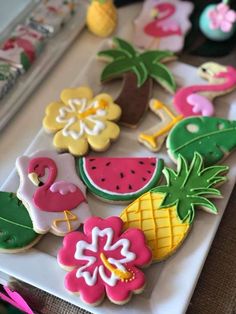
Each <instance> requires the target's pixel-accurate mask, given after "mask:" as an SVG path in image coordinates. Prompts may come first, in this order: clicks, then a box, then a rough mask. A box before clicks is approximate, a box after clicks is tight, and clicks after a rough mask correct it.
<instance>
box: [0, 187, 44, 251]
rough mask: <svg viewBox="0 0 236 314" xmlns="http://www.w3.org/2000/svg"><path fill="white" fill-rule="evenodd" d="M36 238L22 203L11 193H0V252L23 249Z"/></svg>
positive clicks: (36, 235)
mask: <svg viewBox="0 0 236 314" xmlns="http://www.w3.org/2000/svg"><path fill="white" fill-rule="evenodd" d="M38 236H39V235H38V234H37V233H36V232H35V231H34V230H33V225H32V221H31V219H30V216H29V214H28V212H27V209H26V208H25V207H24V205H23V204H22V202H21V201H20V200H19V199H18V198H17V197H16V196H15V194H13V193H9V192H0V250H1V249H3V250H17V249H21V248H24V247H26V246H28V245H30V243H32V242H33V241H35V240H36V239H37V237H38Z"/></svg>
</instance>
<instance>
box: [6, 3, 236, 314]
mask: <svg viewBox="0 0 236 314" xmlns="http://www.w3.org/2000/svg"><path fill="white" fill-rule="evenodd" d="M140 7H141V4H135V5H131V6H128V7H124V8H121V9H119V23H120V25H122V22H123V21H125V20H127V19H130V20H133V17H134V16H136V15H137V13H138V12H139V10H140ZM101 41H102V40H101V39H100V38H97V37H95V36H93V35H92V34H90V33H89V32H88V31H87V30H86V29H84V30H83V31H82V33H81V34H80V35H79V36H78V38H77V39H76V40H75V42H74V44H73V45H72V46H71V47H69V48H68V50H67V52H66V53H65V54H64V56H63V57H62V59H61V60H60V61H59V63H58V64H57V65H56V66H55V67H54V69H53V70H52V71H51V72H50V74H49V75H48V76H47V77H46V78H45V80H44V81H43V82H42V83H41V85H40V86H39V87H38V88H37V90H36V91H35V92H34V93H33V94H32V96H31V97H30V98H29V99H28V101H27V102H26V103H25V105H24V107H23V108H22V109H21V110H20V111H19V112H18V113H17V114H16V115H15V117H14V118H13V119H12V120H11V121H10V122H9V124H8V126H7V127H6V128H5V129H4V130H2V131H1V134H0V186H1V185H2V184H3V182H4V181H5V180H6V179H7V177H8V175H9V174H10V172H11V171H12V169H13V168H14V164H15V159H16V157H17V156H20V155H22V154H23V153H24V151H25V150H26V148H27V147H28V146H29V144H30V143H31V142H32V140H33V139H34V137H35V136H36V134H37V133H38V131H39V129H40V128H41V122H42V118H43V116H44V110H45V106H46V105H47V104H48V103H49V102H51V101H52V100H56V99H57V98H58V97H59V94H60V91H61V90H62V89H63V88H65V87H70V86H71V85H72V84H73V81H74V80H75V78H76V77H78V75H80V72H81V71H82V69H83V67H84V65H86V63H87V61H88V59H89V57H92V56H93V55H94V54H95V53H96V52H97V50H98V47H99V45H100V44H101ZM235 59H236V58H235V53H234V54H233V55H232V56H231V60H235ZM182 60H183V61H185V62H188V63H191V64H195V65H198V64H199V62H201V61H202V59H197V58H192V57H189V56H184V57H183V58H182ZM227 61H229V58H224V59H223V62H227ZM235 194H236V193H235ZM235 194H234V195H235ZM234 198H235V197H234ZM231 204H232V206H234V207H235V205H236V204H235V202H234V203H233V200H232V203H231ZM230 209H231V215H234V217H233V218H235V221H236V215H235V214H234V212H235V210H234V212H233V209H232V207H231V208H230ZM232 213H233V214H232ZM227 215H228V216H229V217H228V222H227V219H226V218H225V217H224V218H223V222H222V224H221V225H222V226H223V227H221V226H220V229H219V232H218V233H217V237H216V240H215V241H214V243H213V253H212V252H211V253H210V255H209V258H208V259H207V262H206V265H207V267H205V268H204V270H203V274H204V276H201V277H200V280H199V284H198V286H197V289H196V291H195V293H194V296H193V299H192V302H191V305H190V308H189V310H188V311H189V313H196V314H197V313H198V314H202V313H209V314H211V313H214V314H217V313H219V314H221V313H222V314H224V313H229V314H231V313H232V314H233V313H236V308H235V303H236V302H235V299H236V280H235V279H236V275H235V273H236V267H235V266H236V259H234V258H236V227H234V226H236V224H233V223H232V219H233V218H232V219H231V217H232V216H230V214H228V211H227V213H226V214H225V216H226V217H227ZM219 234H223V237H224V246H221V243H220V242H221V241H220V240H219V239H218V238H219ZM225 241H226V242H227V241H230V243H231V244H232V250H233V255H232V254H231V253H232V252H231V249H226V245H225V243H226V242H225ZM222 250H226V252H225V253H226V257H225V258H224V255H222V252H221V251H222ZM234 252H235V253H234ZM212 254H213V255H212ZM233 257H234V258H233ZM219 261H220V263H219ZM229 263H230V264H229ZM233 265H235V266H234V267H233ZM221 272H222V275H221ZM222 276H223V278H222ZM214 278H215V279H214ZM199 285H200V286H199ZM180 289H181V287H180ZM32 292H33V293H34V294H35V296H37V299H38V301H39V302H40V303H44V304H45V307H44V309H43V310H42V312H41V313H50V314H54V313H58V314H60V313H63V314H66V313H68V314H73V313H79V309H76V308H75V307H74V306H70V305H69V304H67V303H66V302H64V301H62V300H59V299H57V298H54V297H52V296H49V295H48V294H46V293H44V292H41V291H39V290H38V289H35V290H32V289H31V293H32ZM215 295H216V297H215ZM37 303H38V302H36V304H37ZM211 305H212V306H211ZM176 313H178V311H177V312H176ZM167 314H168V313H167Z"/></svg>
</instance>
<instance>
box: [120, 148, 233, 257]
mask: <svg viewBox="0 0 236 314" xmlns="http://www.w3.org/2000/svg"><path fill="white" fill-rule="evenodd" d="M227 171H228V167H227V166H220V165H217V166H211V167H208V168H204V167H203V159H202V157H201V155H199V154H198V153H195V154H194V158H193V160H192V162H191V165H190V166H189V167H188V165H187V162H186V160H185V159H184V158H183V157H182V156H181V155H179V157H178V167H177V172H175V171H174V170H172V169H170V168H164V170H163V173H164V175H165V177H166V181H167V184H166V185H162V186H158V187H156V188H154V189H152V190H150V192H148V193H145V194H143V195H142V196H141V197H139V198H138V199H137V200H135V201H134V202H133V203H132V204H130V205H129V206H128V207H127V208H126V209H125V210H124V211H123V212H122V213H121V215H120V217H121V218H122V220H123V221H124V222H125V228H130V227H134V228H139V229H141V230H143V232H144V234H145V236H146V239H147V243H148V245H149V247H150V248H151V249H152V253H153V261H154V262H155V261H156V262H157V261H161V260H163V259H166V258H167V257H169V256H170V255H172V254H173V253H174V252H175V251H176V249H177V248H178V247H179V246H180V245H181V243H182V242H183V241H184V239H185V237H186V236H187V234H188V232H189V230H190V226H191V224H192V223H193V221H194V215H195V208H196V207H200V208H202V209H204V210H206V211H207V212H209V213H213V214H216V213H217V208H216V206H215V205H214V204H213V203H212V202H211V201H209V199H208V198H212V197H221V193H220V191H219V190H218V189H216V188H215V186H216V185H219V184H223V183H224V182H225V181H226V177H225V176H223V175H222V174H224V173H226V172H227Z"/></svg>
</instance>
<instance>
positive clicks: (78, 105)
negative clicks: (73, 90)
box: [56, 98, 106, 140]
mask: <svg viewBox="0 0 236 314" xmlns="http://www.w3.org/2000/svg"><path fill="white" fill-rule="evenodd" d="M98 106H99V101H94V102H91V103H90V104H88V100H87V99H85V98H83V99H69V101H68V106H65V107H62V108H60V109H59V116H57V117H56V121H57V122H59V123H66V125H65V127H64V128H63V129H62V134H63V135H64V136H66V137H67V136H71V137H72V138H73V139H74V140H78V139H79V138H81V137H82V136H83V135H84V134H88V135H92V136H95V135H98V134H99V133H100V132H101V131H102V130H104V129H105V127H106V125H105V122H104V121H100V120H99V118H100V117H104V116H105V115H106V110H104V109H97V111H96V114H91V115H89V116H87V117H85V118H84V119H78V118H77V117H75V116H74V117H71V118H69V119H68V118H66V116H67V114H70V113H74V114H82V113H85V112H86V111H88V110H89V109H92V108H95V109H96V108H98ZM86 121H89V122H91V123H92V124H93V127H92V128H91V127H88V125H87V123H86ZM75 123H78V125H79V131H75V130H71V129H70V128H71V127H72V125H73V124H75Z"/></svg>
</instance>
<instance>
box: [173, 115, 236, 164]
mask: <svg viewBox="0 0 236 314" xmlns="http://www.w3.org/2000/svg"><path fill="white" fill-rule="evenodd" d="M235 148H236V121H229V120H226V119H222V118H215V117H191V118H188V119H184V120H182V121H181V122H180V123H178V124H177V125H176V126H175V127H174V128H173V129H172V131H171V132H170V134H169V136H168V138H167V149H168V154H169V155H170V157H171V158H172V159H173V160H174V161H175V160H176V159H177V158H178V155H179V154H181V155H182V156H183V157H184V158H185V159H186V160H187V161H191V160H192V158H193V154H194V151H197V152H199V153H200V154H201V155H202V157H203V159H204V164H205V165H206V166H211V165H214V164H216V163H218V162H220V161H222V160H223V159H224V158H225V157H227V156H228V155H229V154H230V153H231V152H232V151H234V149H235Z"/></svg>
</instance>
